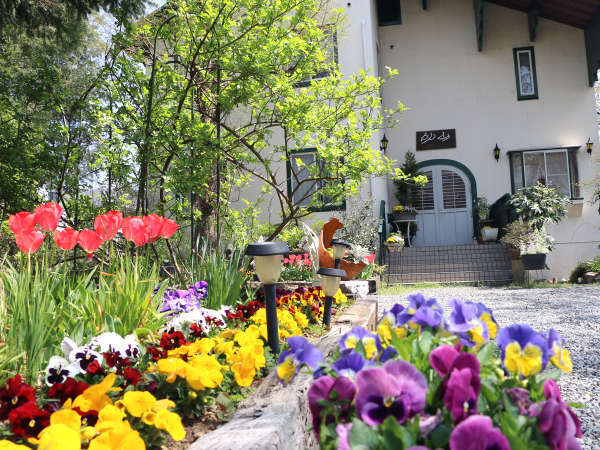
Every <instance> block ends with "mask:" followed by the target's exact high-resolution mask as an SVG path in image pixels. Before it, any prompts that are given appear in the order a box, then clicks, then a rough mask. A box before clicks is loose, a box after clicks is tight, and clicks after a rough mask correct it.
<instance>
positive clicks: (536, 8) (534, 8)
mask: <svg viewBox="0 0 600 450" xmlns="http://www.w3.org/2000/svg"><path fill="white" fill-rule="evenodd" d="M542 2H543V0H534V1H533V3H532V4H531V8H529V11H527V25H528V28H529V41H530V42H535V37H536V31H537V27H538V24H539V22H540V14H541V12H542Z"/></svg>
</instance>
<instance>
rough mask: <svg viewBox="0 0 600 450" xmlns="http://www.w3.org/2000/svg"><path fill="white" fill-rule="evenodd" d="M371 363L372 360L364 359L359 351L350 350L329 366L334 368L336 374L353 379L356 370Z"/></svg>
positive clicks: (364, 367) (369, 365)
mask: <svg viewBox="0 0 600 450" xmlns="http://www.w3.org/2000/svg"><path fill="white" fill-rule="evenodd" d="M372 365H373V361H370V360H366V359H364V358H363V357H362V355H360V354H359V353H355V352H352V353H349V354H348V355H346V356H342V357H341V358H340V359H338V360H337V361H336V362H334V363H333V364H332V365H331V368H332V369H333V370H335V372H336V373H337V374H338V376H344V377H348V378H350V379H355V378H356V374H357V373H358V372H360V371H361V370H363V369H366V368H369V367H371V366H372Z"/></svg>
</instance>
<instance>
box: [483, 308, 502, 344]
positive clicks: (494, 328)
mask: <svg viewBox="0 0 600 450" xmlns="http://www.w3.org/2000/svg"><path fill="white" fill-rule="evenodd" d="M480 319H481V320H483V321H484V322H485V323H486V324H487V326H488V332H489V335H490V339H496V335H497V334H498V325H497V324H496V322H494V321H493V320H492V316H491V315H490V313H487V312H485V313H483V314H482V315H481V317H480Z"/></svg>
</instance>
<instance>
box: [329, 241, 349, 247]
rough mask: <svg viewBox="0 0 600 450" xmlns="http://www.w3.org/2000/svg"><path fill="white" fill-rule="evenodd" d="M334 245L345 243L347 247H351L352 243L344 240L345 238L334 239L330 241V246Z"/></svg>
mask: <svg viewBox="0 0 600 450" xmlns="http://www.w3.org/2000/svg"><path fill="white" fill-rule="evenodd" d="M334 245H343V246H344V247H346V248H350V243H349V242H346V241H344V240H343V239H332V240H331V242H330V243H329V246H330V247H331V246H334Z"/></svg>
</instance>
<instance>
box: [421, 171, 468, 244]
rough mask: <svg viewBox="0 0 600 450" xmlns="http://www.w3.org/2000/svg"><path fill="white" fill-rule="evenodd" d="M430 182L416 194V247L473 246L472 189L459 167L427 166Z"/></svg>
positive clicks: (424, 172) (426, 174) (423, 172)
mask: <svg viewBox="0 0 600 450" xmlns="http://www.w3.org/2000/svg"><path fill="white" fill-rule="evenodd" d="M421 174H422V175H425V176H426V177H427V178H428V180H429V182H428V183H427V185H426V186H424V187H421V188H419V189H417V190H416V191H415V195H414V199H413V204H414V205H415V207H416V208H417V210H418V214H417V226H418V230H417V234H416V236H415V238H414V239H413V243H414V245H416V246H427V245H459V244H470V243H471V242H472V240H473V214H472V202H471V186H470V183H469V179H468V178H467V176H466V175H465V174H464V173H463V172H462V171H461V170H459V169H457V168H456V167H452V166H444V165H436V166H427V167H425V168H423V170H422V171H421Z"/></svg>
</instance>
